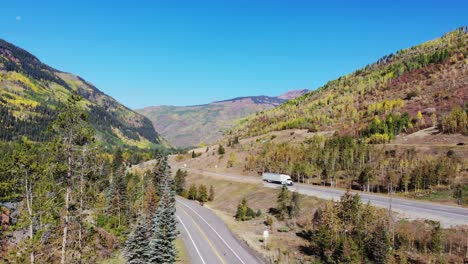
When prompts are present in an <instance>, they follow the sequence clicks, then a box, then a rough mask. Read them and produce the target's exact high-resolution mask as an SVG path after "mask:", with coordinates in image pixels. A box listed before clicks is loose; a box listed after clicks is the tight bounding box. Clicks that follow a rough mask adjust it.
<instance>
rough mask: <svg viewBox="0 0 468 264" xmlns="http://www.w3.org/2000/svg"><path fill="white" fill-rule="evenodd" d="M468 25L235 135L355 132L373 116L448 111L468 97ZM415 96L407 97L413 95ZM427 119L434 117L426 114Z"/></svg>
mask: <svg viewBox="0 0 468 264" xmlns="http://www.w3.org/2000/svg"><path fill="white" fill-rule="evenodd" d="M467 56H468V34H467V32H466V28H464V29H458V30H455V31H453V32H450V33H448V34H446V35H445V36H443V37H441V38H438V39H435V40H432V41H428V42H426V43H424V44H421V45H419V46H415V47H412V48H409V49H405V50H401V51H398V52H397V53H396V54H395V55H391V56H386V57H384V58H382V59H381V60H379V61H378V62H377V63H374V64H372V65H369V66H367V67H365V68H363V69H359V70H357V71H355V72H353V73H351V74H349V75H346V76H342V77H340V78H338V79H336V80H334V81H330V82H329V83H327V84H326V85H325V86H323V87H321V88H319V89H317V90H315V91H313V92H310V93H308V94H306V95H304V96H301V97H298V98H296V99H294V100H291V101H289V102H288V103H286V104H283V105H281V106H279V107H277V108H275V109H273V110H269V111H266V112H265V113H263V114H259V115H255V116H250V117H249V118H247V119H245V120H244V121H243V122H242V123H241V124H240V125H238V126H237V127H235V128H234V129H232V134H236V135H241V136H255V135H261V134H265V133H267V132H270V131H277V130H283V129H290V128H305V129H314V130H315V129H317V130H337V131H339V132H340V133H343V134H353V133H356V132H357V131H359V130H361V129H362V128H363V127H365V126H366V125H367V124H368V123H369V122H370V121H371V120H372V119H373V118H374V115H376V114H377V115H380V116H382V115H386V114H388V113H391V112H394V113H395V112H396V113H398V112H399V113H403V112H408V113H409V114H410V115H411V116H412V117H414V116H415V115H416V113H417V112H418V111H423V112H424V110H425V109H427V108H435V109H436V113H437V114H442V113H447V112H448V111H449V110H450V109H451V108H452V107H453V106H454V105H462V104H463V103H465V102H466V101H467V100H468V74H467V72H468V59H467ZM411 92H414V93H415V95H416V96H414V97H413V98H411V99H410V100H407V99H406V97H407V95H408V94H409V93H411ZM425 119H426V120H427V123H430V117H429V116H428V115H426V116H425Z"/></svg>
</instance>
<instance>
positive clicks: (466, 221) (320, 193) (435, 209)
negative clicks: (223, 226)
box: [174, 166, 468, 227]
mask: <svg viewBox="0 0 468 264" xmlns="http://www.w3.org/2000/svg"><path fill="white" fill-rule="evenodd" d="M174 168H180V167H177V166H174ZM184 169H185V170H187V171H189V172H193V173H199V174H202V175H205V176H209V177H215V178H223V179H227V180H234V181H240V182H249V183H261V182H262V180H261V178H260V177H253V176H244V175H236V174H232V173H221V172H211V171H202V170H198V169H191V168H184ZM264 186H265V187H268V188H279V187H280V185H278V184H273V183H264ZM289 189H290V190H291V191H297V192H299V193H301V194H304V195H309V196H315V197H319V198H322V199H327V200H332V199H333V200H339V199H340V197H341V196H342V195H343V194H344V193H345V192H346V190H343V189H335V188H329V187H322V186H314V185H307V184H297V183H296V184H295V185H294V186H290V187H289ZM352 193H359V195H360V196H361V199H362V201H363V202H364V203H367V202H369V203H370V204H371V205H374V206H378V207H384V208H389V206H390V204H391V208H392V210H393V211H395V212H397V213H398V214H399V216H400V217H403V218H408V219H430V220H434V221H440V223H441V225H442V226H444V227H450V226H456V225H468V208H463V207H457V206H450V205H443V204H437V203H431V202H422V201H416V200H410V199H401V198H395V197H393V198H391V197H389V196H388V195H377V194H371V193H364V192H355V191H352ZM390 202H391V203H390Z"/></svg>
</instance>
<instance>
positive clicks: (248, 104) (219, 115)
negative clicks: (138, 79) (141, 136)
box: [136, 89, 308, 147]
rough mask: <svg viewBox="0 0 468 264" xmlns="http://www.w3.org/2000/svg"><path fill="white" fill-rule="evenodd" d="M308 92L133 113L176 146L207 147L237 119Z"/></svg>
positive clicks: (293, 92)
mask: <svg viewBox="0 0 468 264" xmlns="http://www.w3.org/2000/svg"><path fill="white" fill-rule="evenodd" d="M307 91H308V90H305V89H303V90H294V91H289V92H287V93H285V94H283V95H280V96H278V97H270V96H248V97H238V98H233V99H229V100H223V101H218V102H212V103H209V104H204V105H195V106H150V107H146V108H143V109H139V110H136V111H137V112H138V113H140V114H142V115H145V116H146V117H148V118H149V119H150V120H151V122H153V125H154V127H155V129H156V130H157V131H158V132H159V133H161V135H162V136H163V137H164V138H165V139H167V140H168V141H169V143H170V144H171V145H173V146H176V147H188V146H197V145H198V144H200V143H206V144H210V143H213V142H215V141H216V140H218V139H220V138H221V137H222V135H223V132H225V130H227V129H229V128H231V127H232V126H233V125H234V124H235V123H236V121H237V120H238V119H241V118H245V117H247V116H249V115H251V114H254V113H257V112H260V111H263V110H268V109H272V108H274V107H276V106H279V105H280V104H282V103H285V102H286V101H287V100H289V99H292V98H296V97H298V96H301V95H303V94H304V93H306V92H307Z"/></svg>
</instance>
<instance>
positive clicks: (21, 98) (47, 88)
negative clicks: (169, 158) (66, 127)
mask: <svg viewBox="0 0 468 264" xmlns="http://www.w3.org/2000/svg"><path fill="white" fill-rule="evenodd" d="M72 91H75V92H77V93H78V94H79V95H81V96H83V98H84V100H83V102H82V104H83V107H84V108H85V109H86V111H87V112H88V114H89V120H90V123H91V125H92V126H93V127H94V128H95V129H96V133H97V138H98V140H100V141H102V142H103V143H105V144H112V145H129V146H137V147H142V148H145V147H150V146H154V145H158V144H161V143H163V139H162V138H161V137H160V136H159V135H158V133H156V131H155V130H154V127H153V126H152V124H151V122H150V121H149V120H148V119H147V118H145V117H144V116H142V115H140V114H138V113H136V112H134V111H132V110H131V109H129V108H127V107H125V106H123V105H122V104H120V103H119V102H117V101H116V100H115V99H113V98H112V97H110V96H108V95H106V94H104V93H103V92H102V91H100V90H99V89H97V88H96V87H95V86H94V85H92V84H90V83H89V82H87V81H85V80H83V79H82V78H81V77H79V76H76V75H73V74H70V73H65V72H62V71H59V70H56V69H54V68H52V67H50V66H48V65H46V64H44V63H42V62H41V61H40V60H39V59H38V58H37V57H35V56H34V55H32V54H30V53H29V52H27V51H25V50H24V49H21V48H19V47H16V46H15V45H13V44H11V43H8V42H7V41H5V40H1V39H0V124H1V126H0V140H15V139H17V138H19V137H21V136H28V137H29V138H31V139H33V140H39V141H40V140H45V135H44V133H42V132H43V131H45V130H46V129H47V127H48V125H49V124H50V122H51V121H52V120H54V119H55V117H56V116H57V110H58V109H59V106H60V105H61V104H63V103H64V102H66V100H67V98H68V96H69V95H70V94H71V93H72Z"/></svg>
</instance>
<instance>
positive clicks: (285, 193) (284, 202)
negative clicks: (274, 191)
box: [276, 185, 289, 220]
mask: <svg viewBox="0 0 468 264" xmlns="http://www.w3.org/2000/svg"><path fill="white" fill-rule="evenodd" d="M288 206H289V190H288V187H286V186H285V185H283V187H281V191H280V193H279V194H278V198H277V206H276V210H277V211H278V218H279V219H281V220H283V219H284V218H285V217H286V215H287V214H288Z"/></svg>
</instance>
